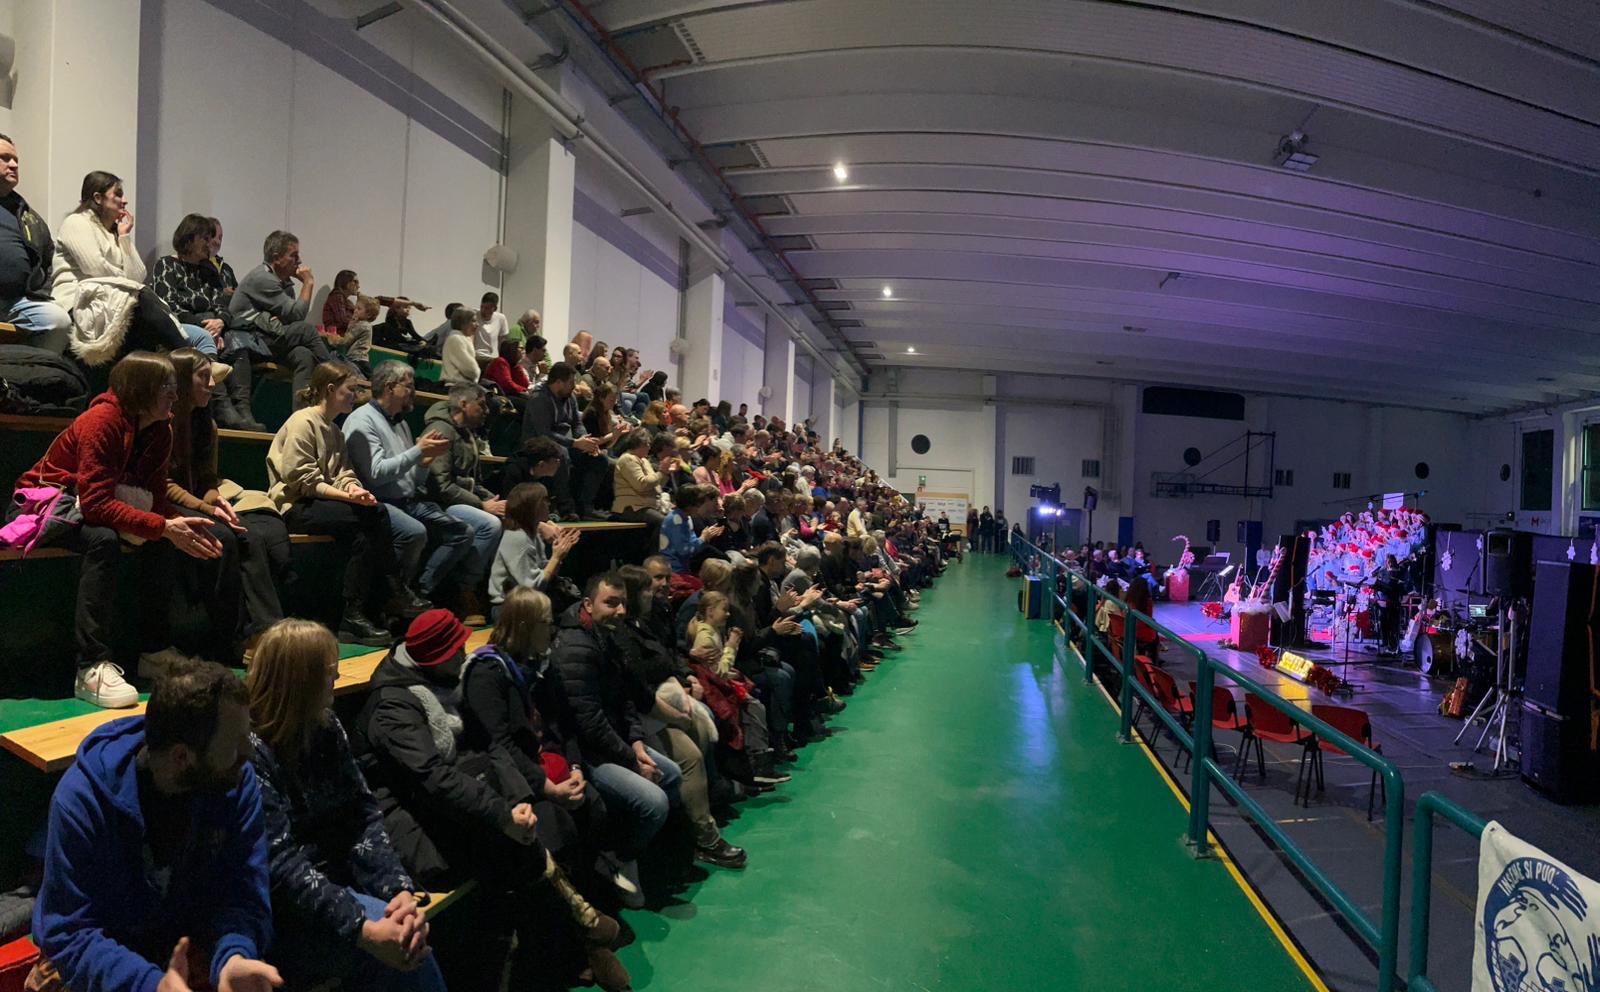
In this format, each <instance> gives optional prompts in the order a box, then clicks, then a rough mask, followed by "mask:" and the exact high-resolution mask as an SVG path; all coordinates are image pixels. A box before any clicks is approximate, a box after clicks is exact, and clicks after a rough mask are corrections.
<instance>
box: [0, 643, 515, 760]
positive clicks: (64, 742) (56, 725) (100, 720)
mask: <svg viewBox="0 0 1600 992" xmlns="http://www.w3.org/2000/svg"><path fill="white" fill-rule="evenodd" d="M489 634H490V631H488V630H477V631H473V633H472V636H471V637H469V638H467V645H466V649H467V650H468V651H472V650H474V649H476V648H479V647H482V646H483V645H484V644H485V643H486V642H487V641H488V640H489ZM387 653H388V652H387V651H386V650H385V649H382V648H379V649H376V650H373V651H369V652H367V653H366V654H359V655H356V656H354V657H351V658H344V659H342V660H341V661H340V662H339V678H338V679H337V680H335V682H334V683H333V694H334V695H335V696H343V695H348V694H349V693H352V692H361V691H363V690H364V689H366V688H367V686H368V685H370V684H371V683H372V673H373V672H374V671H375V670H376V669H377V667H378V662H380V661H382V660H383V656H384V655H385V654H387ZM143 712H144V703H139V704H138V705H137V706H129V707H127V708H125V709H120V710H96V711H95V712H93V713H85V714H84V715H83V716H75V717H69V718H67V719H65V720H52V721H50V722H49V723H41V724H38V725H36V726H32V727H22V728H19V729H17V730H13V731H10V732H8V733H5V734H0V747H4V748H5V749H6V750H7V751H10V752H11V753H12V754H14V755H16V756H17V757H19V758H21V759H22V760H23V761H26V762H27V763H28V764H30V765H32V766H33V767H34V768H37V769H38V770H39V771H42V772H58V771H61V770H62V769H64V768H66V767H67V766H68V765H70V764H72V761H73V758H74V757H76V756H77V753H78V745H80V744H82V743H83V739H84V738H85V737H88V736H89V734H91V733H93V732H94V730H95V728H97V727H100V726H102V725H104V724H107V723H110V722H111V721H112V720H118V719H121V718H122V717H125V716H138V715H139V714H141V713H143Z"/></svg>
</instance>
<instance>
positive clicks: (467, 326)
mask: <svg viewBox="0 0 1600 992" xmlns="http://www.w3.org/2000/svg"><path fill="white" fill-rule="evenodd" d="M477 333H478V311H476V310H469V309H467V308H466V307H462V308H461V309H459V310H457V311H456V312H455V313H453V314H451V315H450V333H449V334H447V335H445V340H444V374H443V376H441V380H442V381H444V382H449V383H454V382H467V383H475V382H477V381H478V376H479V372H478V354H477V352H476V351H474V350H473V345H472V342H473V340H474V336H475V335H476V334H477Z"/></svg>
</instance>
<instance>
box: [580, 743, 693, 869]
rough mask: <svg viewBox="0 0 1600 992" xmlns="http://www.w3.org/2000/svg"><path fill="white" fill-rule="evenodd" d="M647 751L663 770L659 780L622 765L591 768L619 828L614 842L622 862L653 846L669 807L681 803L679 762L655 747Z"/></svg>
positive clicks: (601, 794)
mask: <svg viewBox="0 0 1600 992" xmlns="http://www.w3.org/2000/svg"><path fill="white" fill-rule="evenodd" d="M644 750H645V753H646V754H648V755H650V760H651V761H654V762H655V763H656V767H657V768H660V769H661V781H660V782H659V783H656V782H652V781H650V780H649V779H647V778H645V777H644V776H643V775H640V774H639V773H638V772H635V771H634V770H633V769H632V768H624V767H623V766H621V765H596V766H595V767H594V768H591V769H590V770H589V780H590V781H592V782H593V783H594V787H595V788H596V789H598V790H599V792H600V798H601V799H603V800H605V804H606V814H607V816H610V817H612V823H614V824H615V825H616V827H617V830H616V834H617V837H616V839H615V841H614V842H613V843H614V844H615V846H616V855H617V857H619V858H621V859H622V860H623V861H632V860H633V859H634V858H637V857H638V856H639V854H640V852H642V851H643V850H644V849H645V848H646V847H649V846H650V840H651V838H653V837H655V835H656V832H657V831H659V830H660V829H661V825H662V824H663V823H666V822H667V810H668V809H669V808H670V807H671V806H673V805H675V804H677V803H678V802H679V798H678V786H679V785H680V784H681V783H682V782H683V772H682V771H681V770H680V769H679V768H678V765H677V762H675V761H673V760H672V759H671V758H669V757H667V756H666V755H664V754H662V753H661V752H660V751H657V750H656V749H655V748H652V747H646V748H645V749H644Z"/></svg>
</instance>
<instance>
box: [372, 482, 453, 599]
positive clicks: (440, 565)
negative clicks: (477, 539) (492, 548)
mask: <svg viewBox="0 0 1600 992" xmlns="http://www.w3.org/2000/svg"><path fill="white" fill-rule="evenodd" d="M383 506H384V509H386V510H388V511H389V530H390V531H391V532H393V534H394V555H395V557H396V558H398V559H399V561H400V577H401V578H402V579H403V580H404V581H405V582H408V583H409V582H410V581H411V580H412V579H416V580H417V589H418V591H420V592H421V593H422V595H423V597H424V598H431V597H432V596H433V593H434V591H435V590H437V589H438V588H439V584H440V583H441V582H443V581H444V580H445V577H446V576H448V575H449V574H450V573H451V571H453V570H454V569H455V567H456V566H457V565H459V564H461V562H462V560H463V559H464V558H466V557H467V555H468V554H470V553H471V552H472V532H471V530H469V529H468V527H467V525H466V524H464V523H462V522H461V521H459V520H457V519H456V518H455V517H452V516H450V515H449V514H448V513H446V512H444V510H442V509H440V508H439V504H438V503H430V502H428V501H427V500H421V499H408V500H397V501H395V502H392V503H391V502H387V501H386V502H385V503H384V504H383ZM430 537H431V538H432V539H433V541H434V542H435V543H434V548H433V553H432V554H430V555H428V560H427V561H426V562H423V560H422V553H423V552H424V551H426V550H427V548H428V544H429V538H430ZM419 568H420V569H421V575H420V576H419V575H418V569H419Z"/></svg>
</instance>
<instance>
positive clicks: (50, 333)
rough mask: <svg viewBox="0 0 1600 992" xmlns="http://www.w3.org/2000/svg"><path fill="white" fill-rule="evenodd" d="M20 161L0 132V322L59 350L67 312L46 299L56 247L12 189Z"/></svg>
mask: <svg viewBox="0 0 1600 992" xmlns="http://www.w3.org/2000/svg"><path fill="white" fill-rule="evenodd" d="M21 177H22V159H21V156H20V155H19V154H18V152H17V146H16V144H15V143H13V142H12V140H11V139H10V138H9V137H7V136H6V135H4V134H0V321H5V322H6V323H8V324H11V325H12V326H14V327H16V329H17V330H18V331H20V332H22V333H23V334H24V335H26V338H25V341H26V343H27V344H30V345H32V346H33V347H35V348H43V349H45V350H46V351H52V352H55V353H56V354H61V353H62V352H64V351H66V350H67V341H68V338H69V333H70V331H71V328H72V315H71V314H69V313H68V312H67V311H66V310H65V309H64V308H62V307H61V306H60V305H59V304H57V303H56V302H55V301H53V300H52V299H51V298H50V274H51V271H52V270H53V269H54V266H55V255H56V246H55V241H54V240H53V239H52V238H51V237H50V225H48V224H46V223H45V220H44V218H43V217H40V216H39V214H38V213H37V212H35V211H34V209H33V208H32V207H30V206H28V201H27V200H25V199H23V198H22V194H21V193H18V192H17V183H18V182H19V181H20V179H21Z"/></svg>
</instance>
